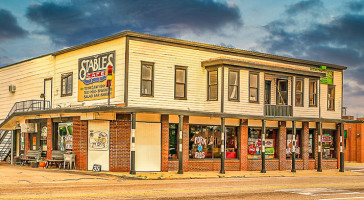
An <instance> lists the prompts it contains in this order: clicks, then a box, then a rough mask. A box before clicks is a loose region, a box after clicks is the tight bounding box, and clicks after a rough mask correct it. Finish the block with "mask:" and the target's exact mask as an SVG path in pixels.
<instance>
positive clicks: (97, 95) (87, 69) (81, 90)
mask: <svg viewBox="0 0 364 200" xmlns="http://www.w3.org/2000/svg"><path fill="white" fill-rule="evenodd" d="M108 66H111V67H112V68H113V75H112V81H111V91H110V93H111V94H110V98H114V97H115V51H110V52H107V53H102V54H97V55H93V56H89V57H85V58H80V59H79V60H78V101H90V100H98V99H107V98H108V88H107V87H106V81H107V80H106V77H107V72H106V70H107V68H108Z"/></svg>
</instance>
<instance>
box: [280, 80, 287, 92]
mask: <svg viewBox="0 0 364 200" xmlns="http://www.w3.org/2000/svg"><path fill="white" fill-rule="evenodd" d="M287 85H288V81H278V89H279V91H283V92H286V91H287Z"/></svg>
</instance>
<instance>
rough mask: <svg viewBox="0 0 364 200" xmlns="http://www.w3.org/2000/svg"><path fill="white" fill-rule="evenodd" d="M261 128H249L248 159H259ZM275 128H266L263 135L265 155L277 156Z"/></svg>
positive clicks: (267, 156)
mask: <svg viewBox="0 0 364 200" xmlns="http://www.w3.org/2000/svg"><path fill="white" fill-rule="evenodd" d="M261 133H262V129H261V128H249V132H248V159H261V152H262V140H261V138H262V135H261ZM277 133H278V130H277V129H267V130H266V135H265V157H266V159H269V158H277V149H278V148H277V145H278V143H277Z"/></svg>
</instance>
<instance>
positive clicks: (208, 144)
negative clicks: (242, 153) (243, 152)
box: [189, 125, 238, 159]
mask: <svg viewBox="0 0 364 200" xmlns="http://www.w3.org/2000/svg"><path fill="white" fill-rule="evenodd" d="M237 144H238V142H237V128H236V127H226V151H227V153H226V158H227V159H233V158H237V148H238V147H237ZM220 148H221V127H220V126H207V125H190V142H189V158H196V159H204V158H220V157H221V156H220V152H221V149H220Z"/></svg>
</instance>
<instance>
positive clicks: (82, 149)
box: [73, 117, 88, 170]
mask: <svg viewBox="0 0 364 200" xmlns="http://www.w3.org/2000/svg"><path fill="white" fill-rule="evenodd" d="M87 137H88V121H81V118H80V117H73V153H75V154H76V167H77V169H79V170H87Z"/></svg>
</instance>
